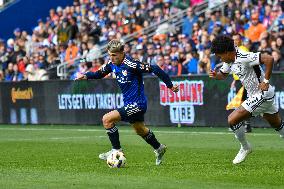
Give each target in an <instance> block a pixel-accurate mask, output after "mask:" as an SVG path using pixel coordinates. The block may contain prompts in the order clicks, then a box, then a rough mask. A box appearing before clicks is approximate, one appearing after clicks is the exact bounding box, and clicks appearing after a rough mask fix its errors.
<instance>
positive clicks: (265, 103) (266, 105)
mask: <svg viewBox="0 0 284 189" xmlns="http://www.w3.org/2000/svg"><path fill="white" fill-rule="evenodd" d="M242 107H244V108H245V109H246V110H247V111H249V112H250V113H251V114H252V116H253V117H256V116H258V115H260V116H263V114H264V113H266V114H275V113H277V112H278V108H277V107H276V104H275V101H274V97H272V98H270V99H265V98H263V95H262V94H258V95H254V96H253V97H249V98H247V99H246V100H245V101H244V102H243V103H242Z"/></svg>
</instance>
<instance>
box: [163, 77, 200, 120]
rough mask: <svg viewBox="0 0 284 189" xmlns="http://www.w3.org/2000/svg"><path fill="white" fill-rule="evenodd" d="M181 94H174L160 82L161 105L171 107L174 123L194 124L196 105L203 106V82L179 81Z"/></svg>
mask: <svg viewBox="0 0 284 189" xmlns="http://www.w3.org/2000/svg"><path fill="white" fill-rule="evenodd" d="M173 84H174V85H175V84H178V85H179V92H177V93H174V92H172V91H171V90H170V89H168V88H167V86H166V85H165V84H164V83H162V82H160V104H161V105H163V106H167V105H169V106H170V120H171V122H172V123H187V124H192V123H194V118H195V111H194V105H199V106H201V105H203V103H204V101H203V87H204V83H203V81H189V80H184V81H177V82H173Z"/></svg>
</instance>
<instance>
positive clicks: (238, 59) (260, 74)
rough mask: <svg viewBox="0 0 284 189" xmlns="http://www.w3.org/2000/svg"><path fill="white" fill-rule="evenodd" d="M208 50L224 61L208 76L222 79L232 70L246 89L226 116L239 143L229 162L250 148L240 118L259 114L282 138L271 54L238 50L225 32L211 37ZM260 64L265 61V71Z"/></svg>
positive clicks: (239, 158) (238, 160)
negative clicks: (240, 102) (244, 93)
mask: <svg viewBox="0 0 284 189" xmlns="http://www.w3.org/2000/svg"><path fill="white" fill-rule="evenodd" d="M211 51H212V53H215V55H216V56H218V57H220V58H221V60H222V61H223V62H224V63H223V65H222V67H221V68H220V70H219V71H218V72H216V71H215V70H211V71H210V73H209V77H211V78H215V79H218V80H223V79H226V77H227V76H228V74H229V73H230V72H231V71H232V72H233V73H234V74H236V75H237V76H238V77H239V78H240V81H241V82H242V84H243V86H244V87H245V89H246V90H247V93H248V98H247V99H246V100H245V101H244V102H243V103H242V104H241V106H240V107H239V108H238V109H236V110H234V111H233V112H232V113H231V114H230V115H229V116H228V124H229V125H230V127H231V129H232V130H233V132H234V133H235V137H236V138H237V139H238V140H239V142H240V143H241V149H240V150H239V152H238V154H237V155H236V157H235V159H234V160H233V164H238V163H241V162H243V161H244V160H245V158H246V157H247V155H248V154H250V153H251V152H252V148H251V145H250V143H249V142H248V141H247V140H246V137H245V128H244V126H243V121H244V120H246V119H248V118H250V117H255V116H258V115H260V116H262V117H263V118H264V119H266V120H267V121H268V123H269V124H270V125H271V127H273V128H274V129H275V130H276V131H278V132H279V133H280V137H282V138H284V122H283V120H281V117H280V115H279V112H278V108H277V107H276V106H275V102H274V87H273V86H271V85H270V84H269V79H270V76H271V72H272V67H273V58H272V56H270V55H267V54H262V53H259V52H257V53H253V52H244V51H241V50H240V49H238V48H237V47H235V46H234V41H233V39H232V38H230V37H229V36H226V35H220V36H217V37H216V38H215V39H214V40H213V41H212V46H211ZM260 64H264V65H265V67H266V68H265V73H264V71H263V70H262V68H261V67H260Z"/></svg>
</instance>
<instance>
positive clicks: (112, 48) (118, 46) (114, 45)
mask: <svg viewBox="0 0 284 189" xmlns="http://www.w3.org/2000/svg"><path fill="white" fill-rule="evenodd" d="M107 50H108V51H109V52H111V53H116V52H123V51H124V43H123V42H121V41H119V40H118V39H113V40H111V41H110V42H109V43H108V44H107Z"/></svg>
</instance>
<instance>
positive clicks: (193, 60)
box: [186, 51, 199, 74]
mask: <svg viewBox="0 0 284 189" xmlns="http://www.w3.org/2000/svg"><path fill="white" fill-rule="evenodd" d="M187 58H188V59H189V60H188V62H187V63H186V67H187V72H188V74H197V73H198V62H199V59H198V54H197V52H196V51H192V53H191V54H189V57H187Z"/></svg>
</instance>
